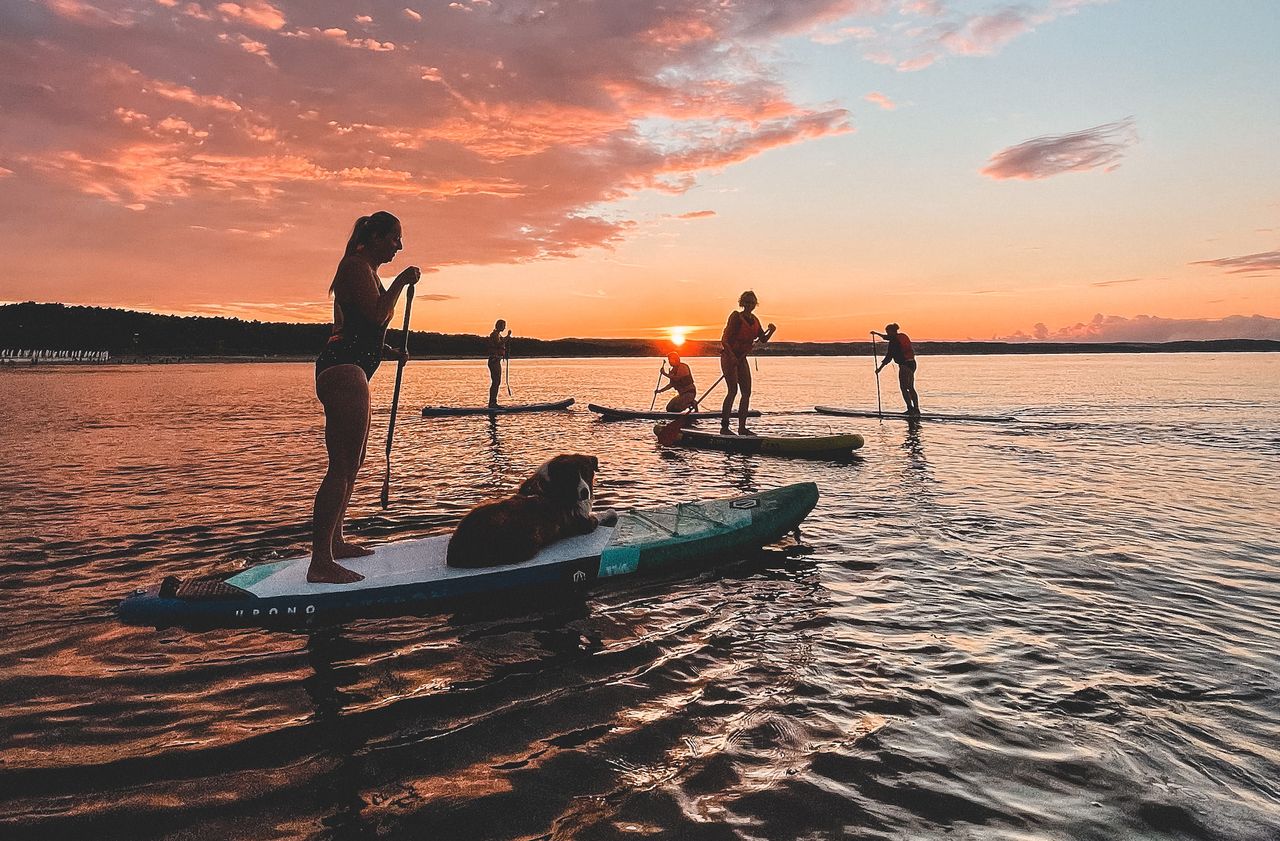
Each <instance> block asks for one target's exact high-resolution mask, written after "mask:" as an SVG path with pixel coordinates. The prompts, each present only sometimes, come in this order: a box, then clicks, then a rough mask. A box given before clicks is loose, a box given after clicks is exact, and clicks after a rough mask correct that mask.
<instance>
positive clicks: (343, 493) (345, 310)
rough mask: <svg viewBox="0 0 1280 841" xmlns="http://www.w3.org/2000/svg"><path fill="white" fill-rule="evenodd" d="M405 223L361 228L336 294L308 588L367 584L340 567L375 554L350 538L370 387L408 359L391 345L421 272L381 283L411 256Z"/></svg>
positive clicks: (321, 371)
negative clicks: (401, 255) (382, 371)
mask: <svg viewBox="0 0 1280 841" xmlns="http://www.w3.org/2000/svg"><path fill="white" fill-rule="evenodd" d="M400 236H401V232H400V220H399V219H397V218H396V217H394V216H392V215H391V214H390V213H387V212H386V211H385V210H380V211H378V212H377V213H375V214H373V215H372V216H361V217H360V218H359V219H357V220H356V225H355V228H354V229H353V230H352V231H351V238H350V239H349V240H347V250H346V253H345V254H343V256H342V261H341V262H340V263H338V271H337V273H336V274H335V275H334V277H333V283H332V285H330V287H329V291H330V293H332V294H333V334H332V335H331V336H329V341H328V343H327V344H325V346H324V350H322V351H321V352H320V356H319V357H318V358H317V359H316V396H317V397H319V398H320V402H321V404H323V405H324V444H325V450H326V451H327V452H328V454H329V468H328V470H326V471H325V474H324V481H322V482H321V483H320V490H319V491H318V492H317V493H316V502H315V509H314V511H313V513H312V527H313V532H312V537H311V566H310V567H309V568H308V569H307V580H308V581H310V582H313V583H314V582H325V583H329V584H351V583H353V582H355V581H359V580H360V579H362V578H363V577H364V576H362V575H360V574H359V573H357V572H353V571H352V570H349V569H347V568H346V567H344V566H342V565H341V564H339V563H338V561H339V560H341V559H343V558H358V557H360V556H362V555H369V554H372V550H370V549H365V548H363V547H361V546H358V545H356V544H354V543H348V542H347V541H346V539H345V538H344V537H343V534H342V521H343V519H344V518H345V517H346V513H347V503H348V502H350V501H351V492H352V491H353V490H355V482H356V474H357V473H358V472H359V470H360V465H362V464H364V453H365V443H366V441H367V440H368V438H369V425H370V422H371V420H372V407H371V404H370V399H369V380H370V379H372V378H373V372H374V371H376V370H377V369H378V364H379V363H380V362H381V361H382V360H384V359H396V360H399V359H405V358H406V355H405V354H402V353H401V352H400V351H399V350H397V349H395V348H393V347H390V346H388V345H387V344H385V343H384V341H383V339H384V338H385V336H386V332H387V324H389V323H390V321H391V314H392V312H393V311H394V310H395V307H396V301H398V300H399V299H400V293H401V292H402V291H403V290H404V288H405V287H406V286H412V285H414V284H415V283H417V282H418V279H419V278H420V277H421V276H422V272H421V271H420V270H419V269H418V267H417V266H410V267H409V268H407V269H405V270H404V271H402V272H401V273H400V274H399V276H398V277H396V279H395V280H394V281H392V283H391V286H390V288H384V287H383V285H382V281H381V280H379V279H378V267H379V266H381V265H382V264H383V263H386V262H389V261H390V260H391V259H392V258H393V257H395V256H396V252H398V251H400V249H401V248H403V247H404V246H403V244H402V243H401V241H400Z"/></svg>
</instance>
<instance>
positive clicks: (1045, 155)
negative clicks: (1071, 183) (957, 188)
mask: <svg viewBox="0 0 1280 841" xmlns="http://www.w3.org/2000/svg"><path fill="white" fill-rule="evenodd" d="M1137 141H1138V136H1137V132H1136V130H1135V129H1134V125H1133V119H1132V118H1126V119H1124V120H1119V121H1117V122H1114V123H1106V124H1105V125H1100V126H1094V127H1093V128H1088V129H1085V130H1083V131H1077V132H1072V133H1070V134H1059V135H1048V136H1045V137H1036V138H1033V139H1031V140H1026V141H1023V142H1022V143H1019V144H1017V145H1016V146H1010V147H1008V148H1007V149H1002V150H1000V151H999V152H996V153H995V154H994V155H992V156H991V160H990V161H988V162H987V165H986V166H985V167H983V168H982V170H981V172H982V174H983V175H986V176H988V177H990V178H994V179H996V180H1004V179H1009V178H1015V179H1020V180H1023V181H1032V180H1036V179H1040V178H1049V177H1052V176H1054V175H1061V174H1062V173H1064V172H1084V171H1086V170H1091V169H1099V168H1102V169H1104V170H1106V171H1107V172H1110V171H1111V170H1113V169H1115V168H1116V167H1117V166H1119V165H1120V159H1121V158H1123V157H1124V153H1125V150H1126V149H1128V148H1129V147H1130V146H1132V145H1133V144H1134V143H1136V142H1137Z"/></svg>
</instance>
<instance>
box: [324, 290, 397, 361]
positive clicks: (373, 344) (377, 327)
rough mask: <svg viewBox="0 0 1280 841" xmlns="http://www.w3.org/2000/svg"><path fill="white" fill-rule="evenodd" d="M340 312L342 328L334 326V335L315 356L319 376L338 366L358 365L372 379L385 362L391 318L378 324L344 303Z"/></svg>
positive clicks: (339, 305)
mask: <svg viewBox="0 0 1280 841" xmlns="http://www.w3.org/2000/svg"><path fill="white" fill-rule="evenodd" d="M338 309H340V310H341V311H342V326H341V327H339V326H338V325H336V324H335V325H334V326H333V335H331V336H330V337H329V342H328V344H326V345H325V346H324V350H322V351H320V355H319V356H318V357H316V376H317V377H318V376H320V373H321V372H322V371H325V370H328V369H329V368H332V367H334V366H335V365H359V366H360V369H361V370H362V371H364V375H365V377H367V378H368V379H373V372H374V371H376V370H378V365H379V364H380V363H381V362H382V343H383V341H384V340H385V338H386V335H387V325H388V324H390V323H391V319H389V318H388V319H387V320H386V321H385V322H383V323H382V324H375V323H374V322H372V321H370V320H369V319H367V318H365V317H364V314H363V313H362V312H360V310H359V308H357V307H354V306H353V307H345V306H343V305H342V302H341V301H339V302H338Z"/></svg>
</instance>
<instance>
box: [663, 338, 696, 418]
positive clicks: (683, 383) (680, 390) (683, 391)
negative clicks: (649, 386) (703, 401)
mask: <svg viewBox="0 0 1280 841" xmlns="http://www.w3.org/2000/svg"><path fill="white" fill-rule="evenodd" d="M667 362H669V363H670V364H671V370H670V371H668V370H666V369H665V368H664V369H662V376H664V377H666V378H667V380H668V382H667V384H666V385H664V386H663V387H662V388H659V389H657V390H655V391H654V392H653V393H654V394H661V393H662V392H664V391H670V390H671V389H673V388H674V389H675V390H676V394H675V396H674V397H672V398H671V399H670V400H668V401H667V411H668V412H683V411H686V410H688V409H697V408H698V406H697V403H698V389H697V386H695V385H694V384H693V371H692V370H691V369H690V368H689V365H688V364H687V363H685V362H681V361H680V354H678V353H676V352H675V351H674V350H673V351H671V353H668V354H667Z"/></svg>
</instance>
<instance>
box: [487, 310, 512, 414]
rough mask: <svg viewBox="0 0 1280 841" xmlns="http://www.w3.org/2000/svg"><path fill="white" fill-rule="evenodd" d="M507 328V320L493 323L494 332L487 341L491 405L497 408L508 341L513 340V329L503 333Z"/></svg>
mask: <svg viewBox="0 0 1280 841" xmlns="http://www.w3.org/2000/svg"><path fill="white" fill-rule="evenodd" d="M503 330H507V322H505V321H503V320H502V319H501V318H499V319H498V320H497V321H496V322H494V325H493V332H492V333H490V334H489V338H488V339H487V340H486V341H485V347H486V348H487V349H488V351H489V406H490V408H496V407H497V405H498V389H499V388H501V387H502V360H504V359H506V358H507V352H508V351H507V343H508V342H510V341H511V331H510V330H507V334H506V335H505V336H504V335H502V331H503Z"/></svg>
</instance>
